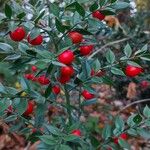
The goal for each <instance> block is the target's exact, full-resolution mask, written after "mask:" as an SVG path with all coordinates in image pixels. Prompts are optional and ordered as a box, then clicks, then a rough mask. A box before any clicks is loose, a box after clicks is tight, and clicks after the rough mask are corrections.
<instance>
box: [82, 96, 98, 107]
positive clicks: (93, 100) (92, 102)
mask: <svg viewBox="0 0 150 150" xmlns="http://www.w3.org/2000/svg"><path fill="white" fill-rule="evenodd" d="M96 103H97V99H96V98H93V99H90V100H85V101H83V102H82V105H83V106H89V105H93V104H96Z"/></svg>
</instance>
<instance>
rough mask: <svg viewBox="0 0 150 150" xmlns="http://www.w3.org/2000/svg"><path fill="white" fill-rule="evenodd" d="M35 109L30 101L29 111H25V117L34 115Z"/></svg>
mask: <svg viewBox="0 0 150 150" xmlns="http://www.w3.org/2000/svg"><path fill="white" fill-rule="evenodd" d="M33 108H34V104H33V103H32V102H31V101H29V102H28V106H27V109H26V111H25V112H24V113H23V114H24V115H25V116H29V115H30V114H32V112H33Z"/></svg>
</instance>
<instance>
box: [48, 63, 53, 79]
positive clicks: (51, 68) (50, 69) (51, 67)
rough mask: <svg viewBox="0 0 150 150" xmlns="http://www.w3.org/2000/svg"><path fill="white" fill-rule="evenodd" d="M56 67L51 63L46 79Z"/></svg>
mask: <svg viewBox="0 0 150 150" xmlns="http://www.w3.org/2000/svg"><path fill="white" fill-rule="evenodd" d="M53 68H54V65H53V64H52V63H50V65H49V66H48V68H47V70H46V77H47V76H48V75H50V73H51V71H52V70H53Z"/></svg>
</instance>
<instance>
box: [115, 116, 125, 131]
mask: <svg viewBox="0 0 150 150" xmlns="http://www.w3.org/2000/svg"><path fill="white" fill-rule="evenodd" d="M115 126H116V128H117V129H119V130H120V131H123V130H124V128H125V124H124V121H123V119H122V118H121V117H120V116H117V117H116V120H115Z"/></svg>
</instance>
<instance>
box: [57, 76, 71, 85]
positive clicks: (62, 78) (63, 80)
mask: <svg viewBox="0 0 150 150" xmlns="http://www.w3.org/2000/svg"><path fill="white" fill-rule="evenodd" d="M58 81H59V82H60V83H61V84H66V83H67V82H69V81H70V76H60V77H59V78H58Z"/></svg>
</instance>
